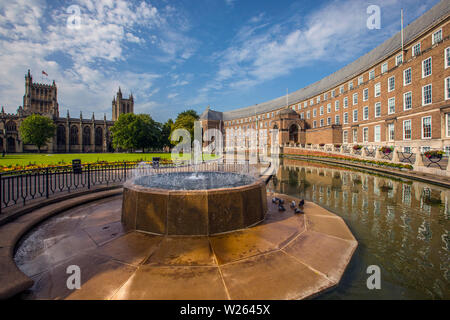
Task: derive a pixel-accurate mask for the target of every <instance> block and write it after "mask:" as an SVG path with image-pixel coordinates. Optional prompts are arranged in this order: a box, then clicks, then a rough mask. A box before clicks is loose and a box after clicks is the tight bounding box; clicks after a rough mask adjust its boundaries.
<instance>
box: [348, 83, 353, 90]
mask: <svg viewBox="0 0 450 320" xmlns="http://www.w3.org/2000/svg"><path fill="white" fill-rule="evenodd" d="M348 90H349V91H350V90H353V81H350V82H349V83H348Z"/></svg>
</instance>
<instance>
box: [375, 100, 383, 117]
mask: <svg viewBox="0 0 450 320" xmlns="http://www.w3.org/2000/svg"><path fill="white" fill-rule="evenodd" d="M378 105H379V106H380V113H379V114H378V115H377V106H378ZM373 109H374V115H375V118H379V117H381V102H375V105H374V107H373Z"/></svg>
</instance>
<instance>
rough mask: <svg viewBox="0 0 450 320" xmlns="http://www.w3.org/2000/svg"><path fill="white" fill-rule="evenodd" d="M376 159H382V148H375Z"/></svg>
mask: <svg viewBox="0 0 450 320" xmlns="http://www.w3.org/2000/svg"><path fill="white" fill-rule="evenodd" d="M375 148H376V149H375V159H381V151H380V148H378V147H375Z"/></svg>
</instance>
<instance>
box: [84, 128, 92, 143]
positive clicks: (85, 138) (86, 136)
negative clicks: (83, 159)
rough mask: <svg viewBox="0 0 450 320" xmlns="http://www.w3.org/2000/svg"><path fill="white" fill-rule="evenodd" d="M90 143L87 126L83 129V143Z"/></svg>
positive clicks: (89, 132) (89, 130) (89, 133)
mask: <svg viewBox="0 0 450 320" xmlns="http://www.w3.org/2000/svg"><path fill="white" fill-rule="evenodd" d="M88 144H91V128H89V127H88V126H86V127H84V129H83V145H88Z"/></svg>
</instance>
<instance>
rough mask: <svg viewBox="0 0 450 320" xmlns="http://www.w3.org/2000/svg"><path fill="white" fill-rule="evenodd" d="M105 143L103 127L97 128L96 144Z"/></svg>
mask: <svg viewBox="0 0 450 320" xmlns="http://www.w3.org/2000/svg"><path fill="white" fill-rule="evenodd" d="M102 144H103V130H102V128H101V127H97V128H95V145H96V146H101V145H102Z"/></svg>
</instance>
